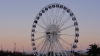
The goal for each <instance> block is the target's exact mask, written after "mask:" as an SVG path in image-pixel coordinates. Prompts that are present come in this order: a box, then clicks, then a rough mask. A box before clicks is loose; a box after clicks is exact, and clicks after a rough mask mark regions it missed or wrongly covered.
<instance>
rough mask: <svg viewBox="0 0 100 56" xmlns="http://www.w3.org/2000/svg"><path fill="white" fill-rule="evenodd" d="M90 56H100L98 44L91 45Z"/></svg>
mask: <svg viewBox="0 0 100 56" xmlns="http://www.w3.org/2000/svg"><path fill="white" fill-rule="evenodd" d="M87 53H88V56H90V55H93V56H98V55H100V47H99V45H98V44H91V45H89V49H88V52H87Z"/></svg>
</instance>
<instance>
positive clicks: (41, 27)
mask: <svg viewBox="0 0 100 56" xmlns="http://www.w3.org/2000/svg"><path fill="white" fill-rule="evenodd" d="M37 25H38V26H39V27H41V28H42V29H44V30H46V28H45V27H43V26H42V25H40V24H37Z"/></svg>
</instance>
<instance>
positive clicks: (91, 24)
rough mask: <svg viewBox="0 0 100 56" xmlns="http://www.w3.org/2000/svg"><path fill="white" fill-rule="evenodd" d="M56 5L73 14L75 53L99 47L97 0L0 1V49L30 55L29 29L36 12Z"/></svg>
mask: <svg viewBox="0 0 100 56" xmlns="http://www.w3.org/2000/svg"><path fill="white" fill-rule="evenodd" d="M52 3H59V4H62V5H65V6H67V7H68V8H69V9H71V10H72V11H73V13H74V14H75V16H76V18H77V21H78V24H79V29H80V30H79V35H80V36H79V38H78V39H79V43H78V44H77V46H78V48H77V49H78V50H81V49H82V50H85V49H87V48H88V46H89V45H90V44H93V43H96V44H100V0H0V46H1V45H2V48H3V50H11V51H13V50H14V43H16V48H17V50H19V51H23V49H22V46H24V50H25V51H26V52H32V46H31V29H32V24H33V21H34V19H35V17H36V15H37V14H38V12H39V11H40V10H41V9H42V8H43V7H45V6H46V5H48V4H52ZM0 49H1V47H0Z"/></svg>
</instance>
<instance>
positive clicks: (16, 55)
mask: <svg viewBox="0 0 100 56" xmlns="http://www.w3.org/2000/svg"><path fill="white" fill-rule="evenodd" d="M0 56H35V55H33V54H26V53H22V52H11V51H2V50H0Z"/></svg>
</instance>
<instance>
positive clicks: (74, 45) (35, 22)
mask: <svg viewBox="0 0 100 56" xmlns="http://www.w3.org/2000/svg"><path fill="white" fill-rule="evenodd" d="M52 5H59V6H63V7H66V6H64V5H61V4H58V3H53V4H49V5H47V6H45V7H44V8H43V9H41V10H40V12H39V13H38V14H37V16H36V18H35V20H34V23H33V26H32V32H33V28H34V30H35V28H36V24H37V22H38V20H39V19H38V17H39V16H41V12H43V10H44V9H45V8H47V7H49V6H52ZM66 8H67V9H68V10H70V9H69V8H68V7H66ZM67 9H66V10H67ZM46 10H48V9H46ZM68 13H70V15H72V14H73V12H72V11H71V10H70V12H68ZM71 13H72V14H71ZM72 18H73V19H72V20H73V21H74V26H75V33H76V31H77V34H76V35H75V40H74V43H73V45H72V50H73V49H75V48H76V47H77V46H76V44H77V42H78V37H79V28H78V23H77V19H76V17H75V15H74V14H73V17H72ZM36 20H37V21H36ZM34 24H35V25H34ZM44 29H45V28H44ZM32 32H31V42H33V38H32V37H33V36H34V34H33V33H32ZM34 43H35V41H34ZM33 45H34V46H35V44H33ZM34 50H36V47H35V48H34ZM36 51H37V50H36Z"/></svg>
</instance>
